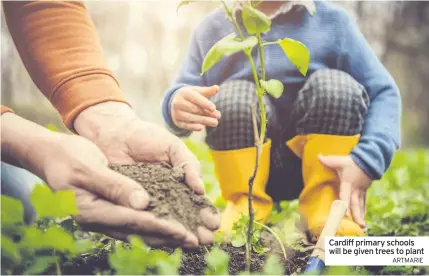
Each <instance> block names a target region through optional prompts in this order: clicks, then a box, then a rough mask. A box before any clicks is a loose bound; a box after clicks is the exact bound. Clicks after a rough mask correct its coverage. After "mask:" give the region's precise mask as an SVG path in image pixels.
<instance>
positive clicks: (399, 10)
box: [1, 0, 429, 148]
mask: <svg viewBox="0 0 429 276" xmlns="http://www.w3.org/2000/svg"><path fill="white" fill-rule="evenodd" d="M86 4H87V6H88V9H89V12H90V14H91V16H92V18H93V20H94V24H95V26H96V28H97V30H98V34H99V37H100V39H101V43H102V46H103V48H104V52H105V56H106V59H107V61H108V64H109V67H110V69H111V70H113V71H114V73H115V74H116V76H117V78H118V79H119V81H120V83H121V87H122V89H123V91H124V93H125V95H126V97H127V99H128V100H129V102H130V103H131V104H132V106H133V107H134V109H135V110H136V111H137V113H138V114H139V116H140V117H141V118H143V119H145V120H148V121H152V122H155V123H160V124H162V117H161V111H160V103H161V100H162V97H163V93H164V91H165V89H167V88H168V87H169V86H170V85H171V83H172V81H173V80H174V78H175V77H176V75H177V73H178V71H179V69H180V65H181V62H182V60H183V58H184V56H185V54H186V52H187V46H188V43H189V40H190V36H191V33H192V31H193V29H194V27H195V26H196V25H197V24H198V23H199V22H200V21H201V20H202V18H203V17H204V16H205V15H206V14H207V13H209V12H210V11H212V10H213V9H214V8H216V4H214V3H209V2H199V3H194V4H192V5H187V6H185V7H182V8H181V10H180V12H179V13H177V10H176V7H177V4H178V1H174V0H169V1H166V0H164V1H153V0H147V1H88V2H87V3H86ZM335 4H336V5H340V6H342V7H344V8H346V9H347V10H348V11H349V12H350V13H351V14H352V15H353V16H354V17H355V18H356V20H357V22H358V24H359V26H360V28H361V30H362V32H363V33H364V35H365V36H366V38H367V39H368V41H369V42H370V44H371V46H372V47H373V49H374V50H375V52H376V53H377V55H378V56H379V57H380V59H381V60H382V62H383V63H384V64H385V66H386V67H387V68H388V69H389V71H390V72H391V74H392V75H393V76H394V78H395V79H396V81H397V83H398V85H399V87H400V89H401V93H402V97H403V146H404V147H407V148H410V147H412V148H416V147H427V146H428V145H429V124H428V123H427V120H428V119H429V97H428V91H427V88H428V87H429V78H428V76H429V73H428V72H429V28H428V26H429V2H414V1H396V2H395V1H381V2H377V1H344V2H335ZM1 38H2V39H1V43H2V44H1V59H2V71H1V76H2V83H1V88H2V93H1V100H2V103H3V104H6V105H9V106H11V107H12V108H14V109H15V111H16V112H17V113H18V114H20V115H22V116H24V117H26V118H28V119H30V120H33V121H35V122H38V123H40V124H43V125H46V124H48V123H52V124H54V125H56V126H57V127H59V128H60V129H63V130H64V128H63V127H62V125H61V120H60V118H59V117H58V115H57V113H56V111H55V110H54V109H53V108H52V106H51V105H50V104H49V102H48V101H47V100H46V99H45V98H44V97H43V96H42V95H41V94H40V93H39V92H38V91H37V88H36V87H35V86H34V84H33V83H32V81H31V79H30V78H29V76H28V74H27V72H26V71H25V68H24V66H23V64H22V62H21V60H20V58H19V56H18V54H17V52H16V50H15V48H14V45H13V42H12V41H11V38H10V35H9V33H8V30H7V26H6V24H4V18H3V16H2V26H1Z"/></svg>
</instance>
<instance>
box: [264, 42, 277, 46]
mask: <svg viewBox="0 0 429 276" xmlns="http://www.w3.org/2000/svg"><path fill="white" fill-rule="evenodd" d="M268 45H279V42H278V41H272V42H264V43H262V46H263V47H265V46H268Z"/></svg>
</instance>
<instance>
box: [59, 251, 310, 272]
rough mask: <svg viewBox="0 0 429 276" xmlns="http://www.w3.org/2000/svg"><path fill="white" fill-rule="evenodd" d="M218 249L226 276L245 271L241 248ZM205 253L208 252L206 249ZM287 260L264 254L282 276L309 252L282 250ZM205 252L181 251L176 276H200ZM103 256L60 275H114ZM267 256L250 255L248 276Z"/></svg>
mask: <svg viewBox="0 0 429 276" xmlns="http://www.w3.org/2000/svg"><path fill="white" fill-rule="evenodd" d="M220 248H221V249H222V250H224V251H225V252H227V253H228V254H229V255H230V260H229V274H230V275H238V274H240V273H242V272H243V271H244V270H245V256H246V253H245V248H244V246H243V247H238V248H237V247H233V246H232V245H231V244H226V243H225V244H221V245H220ZM163 250H165V251H167V252H169V253H172V252H173V249H171V248H164V249H163ZM207 250H209V251H210V250H211V247H210V246H208V247H207ZM286 252H287V256H288V260H287V261H285V260H284V259H283V257H282V255H281V253H280V252H278V251H276V250H274V249H272V250H271V251H270V252H268V254H272V253H274V254H278V256H279V260H282V261H283V265H284V267H285V274H286V275H290V274H292V273H298V274H299V273H301V272H302V271H303V269H304V267H305V265H306V263H307V261H308V258H309V254H310V252H302V251H296V250H294V249H291V248H287V249H286ZM206 254H207V251H206V249H205V248H202V247H200V248H198V249H196V250H192V251H186V250H184V251H183V254H182V264H181V266H180V269H179V274H180V275H204V274H205V273H204V270H205V268H206V261H205V255H206ZM107 255H108V253H107V252H103V253H101V254H99V255H89V256H82V257H80V258H77V259H75V260H74V261H73V262H68V263H65V264H63V266H62V273H63V274H64V275H94V274H96V273H97V272H103V273H104V274H114V271H113V270H111V269H110V268H109V265H108V261H107ZM266 256H267V255H259V254H256V253H252V259H251V272H261V271H262V270H263V268H264V264H265V259H266Z"/></svg>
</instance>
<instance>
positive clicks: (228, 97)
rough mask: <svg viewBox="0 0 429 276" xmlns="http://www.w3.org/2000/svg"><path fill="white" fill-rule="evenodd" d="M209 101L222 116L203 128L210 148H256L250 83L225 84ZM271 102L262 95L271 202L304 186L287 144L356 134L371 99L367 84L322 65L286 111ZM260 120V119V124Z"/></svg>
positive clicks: (295, 194)
mask: <svg viewBox="0 0 429 276" xmlns="http://www.w3.org/2000/svg"><path fill="white" fill-rule="evenodd" d="M285 93H287V91H285ZM211 100H212V101H213V102H214V103H215V104H216V107H217V109H218V110H219V111H220V112H221V114H222V118H221V119H220V121H219V125H218V126H217V127H216V128H208V129H207V137H206V142H207V144H208V145H209V147H210V148H212V149H214V150H233V149H240V148H248V147H252V146H254V136H253V135H254V134H253V123H252V111H251V106H252V105H253V104H254V103H257V101H258V99H257V96H256V88H255V85H254V83H252V82H250V81H245V80H233V81H228V82H225V83H223V84H222V85H221V86H220V90H219V92H218V94H216V95H215V96H213V97H212V98H211ZM275 101H276V100H275V99H273V98H272V97H271V96H269V95H265V96H264V105H265V111H266V113H267V119H268V122H267V137H268V138H269V139H271V140H272V146H271V160H270V162H271V167H270V178H269V181H268V183H267V193H268V194H269V195H270V196H271V197H272V198H273V200H275V201H279V200H290V199H295V198H297V197H298V196H299V194H300V192H301V190H302V188H303V181H302V169H301V159H300V158H298V157H297V156H296V155H295V154H294V153H293V152H292V151H291V150H290V149H289V148H288V147H287V146H286V145H285V142H286V141H288V140H289V139H291V138H293V137H294V136H296V135H298V134H311V133H318V134H331V135H355V134H359V133H360V132H361V131H362V126H363V122H364V118H365V115H366V112H367V110H368V106H369V98H368V95H367V92H366V91H365V88H364V87H363V86H362V85H360V84H359V83H358V82H356V81H355V80H354V79H353V78H352V77H351V76H349V75H348V74H346V73H344V72H342V71H338V70H331V69H323V70H319V71H316V72H315V73H313V74H312V75H311V76H310V77H309V78H308V80H307V82H306V83H305V85H304V86H303V87H302V88H301V90H299V91H298V93H297V95H296V99H295V100H294V102H293V105H292V106H291V107H290V109H289V110H290V111H289V112H283V110H284V109H280V108H278V107H276V105H275ZM258 112H259V111H258ZM259 121H260V118H258V124H259ZM286 181H287V182H288V183H285V182H286Z"/></svg>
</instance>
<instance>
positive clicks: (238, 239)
mask: <svg viewBox="0 0 429 276" xmlns="http://www.w3.org/2000/svg"><path fill="white" fill-rule="evenodd" d="M245 244H246V239H245V238H244V237H243V234H242V233H241V232H239V231H233V233H232V235H231V245H232V246H234V247H242V246H244V245H245Z"/></svg>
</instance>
